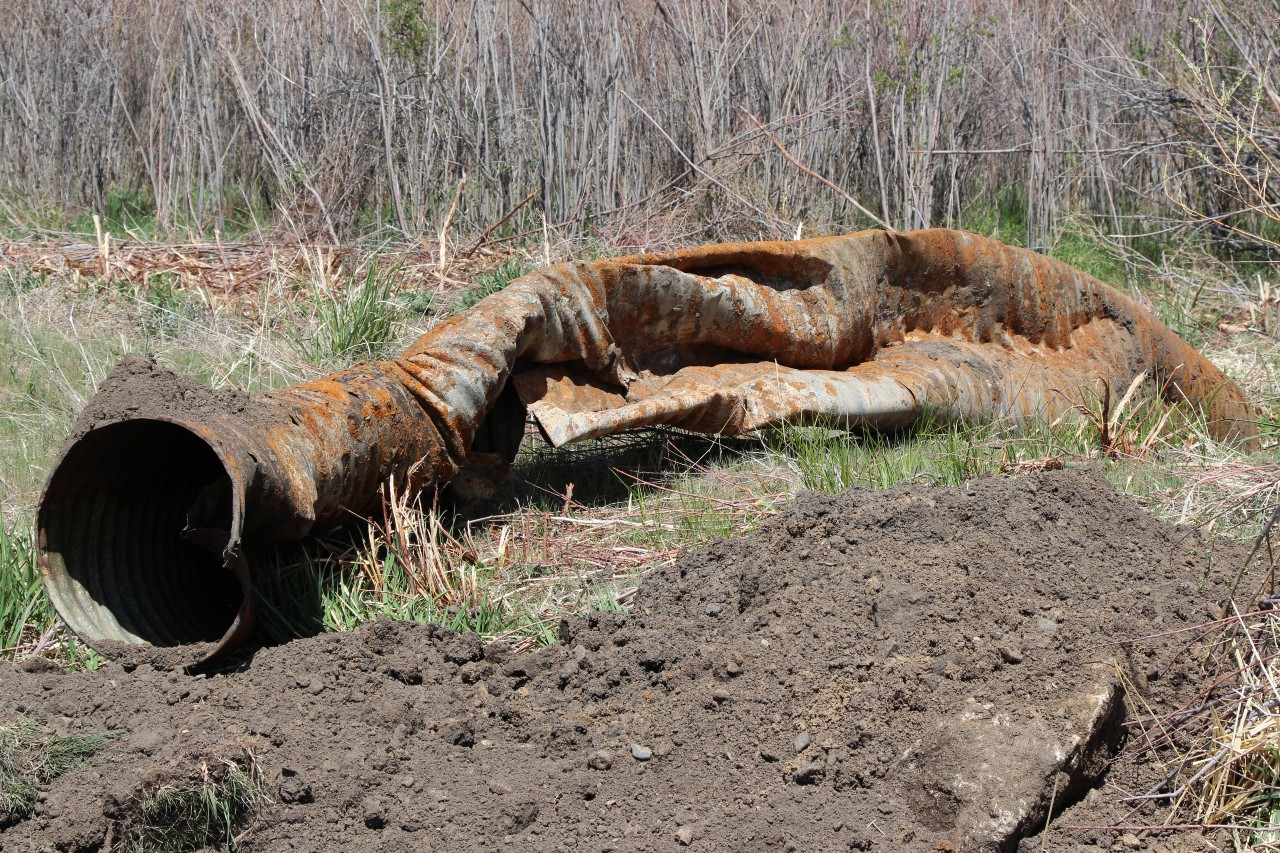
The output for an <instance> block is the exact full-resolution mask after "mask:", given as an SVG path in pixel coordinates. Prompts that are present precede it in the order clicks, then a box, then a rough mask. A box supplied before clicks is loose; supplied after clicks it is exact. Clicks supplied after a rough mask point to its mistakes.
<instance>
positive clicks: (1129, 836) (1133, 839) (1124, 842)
mask: <svg viewBox="0 0 1280 853" xmlns="http://www.w3.org/2000/svg"><path fill="white" fill-rule="evenodd" d="M1120 846H1121V847H1124V848H1125V849H1126V850H1141V849H1142V839H1141V838H1139V837H1138V836H1136V835H1134V834H1133V833H1132V832H1126V833H1125V834H1124V835H1122V836H1120Z"/></svg>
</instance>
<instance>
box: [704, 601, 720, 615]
mask: <svg viewBox="0 0 1280 853" xmlns="http://www.w3.org/2000/svg"><path fill="white" fill-rule="evenodd" d="M723 611H724V605H723V604H716V603H712V604H708V605H707V609H706V614H707V615H708V616H719V615H720V614H721V612H723Z"/></svg>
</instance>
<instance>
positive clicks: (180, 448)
mask: <svg viewBox="0 0 1280 853" xmlns="http://www.w3.org/2000/svg"><path fill="white" fill-rule="evenodd" d="M232 499H233V496H232V484H231V478H230V476H229V474H228V472H227V470H226V469H225V467H224V466H223V464H222V461H221V460H220V459H219V457H218V454H217V453H216V452H215V451H214V450H213V448H212V447H210V446H209V444H208V443H206V442H205V441H204V440H202V439H201V438H200V437H199V436H197V435H196V434H194V433H192V432H191V431H190V430H188V429H186V428H185V427H182V426H179V425H177V424H173V423H169V422H166V421H159V420H133V421H125V422H122V423H116V424H110V425H108V426H104V427H100V428H98V429H94V430H92V431H91V432H89V433H87V434H86V435H85V436H84V437H83V438H81V439H80V440H79V441H77V442H76V443H75V444H74V445H72V446H71V448H70V449H69V450H68V452H67V454H66V456H64V457H63V459H62V460H61V462H60V463H59V464H58V466H57V468H56V470H55V471H54V472H53V474H52V475H51V476H50V478H49V484H48V486H47V487H46V489H45V495H44V498H43V500H42V501H41V507H40V517H39V521H38V524H39V531H40V542H41V546H42V554H41V568H42V570H43V571H44V574H45V583H46V587H47V588H48V590H49V595H50V598H52V599H53V603H54V605H55V607H57V609H58V612H59V613H60V614H61V615H62V617H63V619H65V620H66V622H67V625H68V626H69V627H70V628H71V630H73V631H74V632H75V633H76V634H77V635H78V636H80V637H81V638H82V639H84V640H85V641H86V642H88V643H89V644H90V645H92V644H93V643H94V642H96V641H101V640H111V641H120V642H126V643H137V642H147V643H150V644H152V645H154V646H177V645H186V644H189V643H199V642H215V641H217V640H219V639H220V638H222V637H223V635H224V634H226V633H227V632H228V631H229V630H230V629H231V628H232V627H233V626H234V625H235V622H236V616H237V614H238V613H239V612H240V610H241V606H242V604H243V603H244V602H245V594H246V591H247V590H246V587H245V585H244V584H242V582H241V579H240V578H239V577H237V575H236V573H235V572H233V571H232V570H231V569H229V568H228V567H227V566H226V564H225V562H224V559H223V556H222V552H223V549H224V548H225V547H226V544H227V541H228V539H229V537H230V533H231V526H232V518H233V513H232ZM245 580H246V582H247V578H246V579H245Z"/></svg>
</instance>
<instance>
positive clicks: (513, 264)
mask: <svg viewBox="0 0 1280 853" xmlns="http://www.w3.org/2000/svg"><path fill="white" fill-rule="evenodd" d="M528 271H529V270H528V268H527V267H526V266H525V265H524V264H523V263H521V262H520V260H519V259H517V258H508V259H507V260H505V261H503V262H502V263H501V264H500V265H499V266H498V268H497V269H495V270H493V271H492V272H489V273H486V274H484V275H482V276H479V277H478V278H476V284H475V287H472V288H471V289H470V290H467V291H464V292H463V294H462V295H461V296H459V297H458V301H457V303H456V304H455V305H454V311H465V310H467V309H468V308H471V307H473V306H474V305H475V304H476V303H478V302H479V301H480V300H481V299H484V298H485V297H486V296H491V295H493V294H495V293H497V292H498V291H500V290H502V289H503V288H505V287H506V286H507V285H508V284H510V283H511V282H513V281H515V280H516V279H518V278H519V277H520V276H522V275H524V274H525V273H526V272H528Z"/></svg>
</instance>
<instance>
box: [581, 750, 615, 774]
mask: <svg viewBox="0 0 1280 853" xmlns="http://www.w3.org/2000/svg"><path fill="white" fill-rule="evenodd" d="M587 766H588V767H590V768H591V769H592V770H608V769H609V768H610V767H612V766H613V756H612V755H610V754H609V753H608V751H607V750H603V749H601V750H597V751H596V752H593V753H591V754H590V755H589V756H587Z"/></svg>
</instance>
